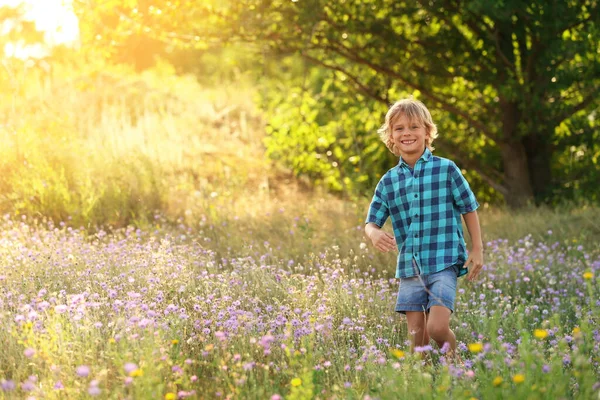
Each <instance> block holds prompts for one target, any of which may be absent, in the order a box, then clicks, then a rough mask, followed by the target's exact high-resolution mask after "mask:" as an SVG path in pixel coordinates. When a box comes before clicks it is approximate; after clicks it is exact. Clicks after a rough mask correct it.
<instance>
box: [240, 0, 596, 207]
mask: <svg viewBox="0 0 600 400" xmlns="http://www.w3.org/2000/svg"><path fill="white" fill-rule="evenodd" d="M242 3H247V4H244V5H240V10H246V11H244V12H243V15H244V16H245V18H247V20H248V21H251V23H249V24H248V25H250V26H252V25H255V26H256V25H257V24H258V27H259V29H257V30H256V31H255V32H258V37H259V38H260V40H264V41H266V42H267V43H269V44H270V45H271V46H272V48H273V49H277V50H278V51H286V52H290V51H296V52H299V53H301V54H302V55H303V56H304V57H305V58H306V59H309V60H311V61H312V62H313V63H315V64H317V65H320V66H322V67H324V68H328V69H331V70H335V71H338V72H340V73H341V74H342V76H344V77H346V78H347V80H346V81H347V84H348V85H349V86H352V87H354V88H355V89H356V91H357V92H361V93H363V94H365V95H367V96H369V97H370V98H371V99H374V100H376V101H377V102H380V103H384V104H389V103H391V102H392V101H393V100H395V98H393V94H395V93H400V92H403V91H406V89H407V88H410V89H412V91H413V92H416V93H418V94H419V95H420V97H422V98H423V100H424V101H425V102H426V103H427V104H428V105H429V106H430V108H432V109H433V110H435V111H436V115H437V116H439V121H440V124H441V126H442V128H443V130H442V133H441V138H440V140H439V141H438V147H439V148H440V149H441V150H444V152H446V153H449V154H452V155H453V156H454V157H455V158H457V159H458V161H459V162H461V163H462V165H464V166H465V167H468V168H470V169H473V170H476V171H477V172H478V173H479V175H480V176H481V177H482V178H483V179H484V180H485V181H487V182H488V183H489V184H490V185H491V186H492V187H493V188H495V189H496V190H497V191H498V192H499V193H501V194H502V195H504V197H505V198H506V200H507V202H508V203H509V204H511V205H514V206H519V205H522V204H524V203H527V202H529V201H532V200H534V199H535V200H537V201H544V200H546V199H548V198H549V197H550V196H552V192H551V190H552V189H553V188H554V187H555V184H556V182H555V181H554V176H553V165H552V162H553V161H557V159H556V157H555V155H556V154H557V153H560V152H562V151H563V150H564V148H565V147H566V146H569V148H570V147H571V146H575V147H576V148H579V147H578V146H581V145H585V144H586V142H590V141H591V142H593V140H595V139H597V138H598V135H597V132H595V129H596V125H595V122H594V117H595V115H596V111H597V109H598V107H599V106H600V96H599V92H600V45H599V43H600V25H599V24H598V23H599V22H600V10H598V8H599V4H598V1H537V2H524V1H510V0H505V1H488V0H473V1H451V0H447V1H440V0H437V1H435V0H434V1H418V2H415V1H406V2H403V1H396V0H390V1H383V0H371V1H369V0H363V1H349V0H347V1H339V2H328V1H321V0H308V1H305V0H299V1H291V2H290V1H262V0H255V1H246V2H242ZM439 111H443V113H439ZM575 126H577V128H575ZM589 144H590V145H592V146H593V143H589ZM581 151H583V152H584V153H585V147H584V149H583V150H581ZM494 154H496V155H497V156H494Z"/></svg>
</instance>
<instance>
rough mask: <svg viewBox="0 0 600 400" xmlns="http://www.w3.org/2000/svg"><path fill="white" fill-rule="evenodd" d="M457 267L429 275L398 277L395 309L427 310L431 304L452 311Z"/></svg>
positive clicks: (404, 311)
mask: <svg viewBox="0 0 600 400" xmlns="http://www.w3.org/2000/svg"><path fill="white" fill-rule="evenodd" d="M457 276H458V268H457V267H456V266H451V267H448V268H446V269H444V270H442V271H440V272H435V273H433V274H431V275H418V276H412V277H410V278H401V279H400V288H399V289H398V299H397V300H396V311H397V312H399V313H402V314H406V312H407V311H421V312H429V309H430V308H431V307H432V306H444V307H446V308H448V309H450V311H451V312H454V300H455V299H456V281H457Z"/></svg>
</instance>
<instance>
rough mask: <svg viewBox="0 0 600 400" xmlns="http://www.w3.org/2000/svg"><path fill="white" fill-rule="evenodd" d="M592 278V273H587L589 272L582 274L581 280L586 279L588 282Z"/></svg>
mask: <svg viewBox="0 0 600 400" xmlns="http://www.w3.org/2000/svg"><path fill="white" fill-rule="evenodd" d="M593 277H594V273H593V272H589V271H588V272H584V273H583V279H586V280H588V281H589V280H590V279H592V278H593Z"/></svg>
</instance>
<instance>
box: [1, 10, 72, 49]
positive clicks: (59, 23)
mask: <svg viewBox="0 0 600 400" xmlns="http://www.w3.org/2000/svg"><path fill="white" fill-rule="evenodd" d="M19 4H24V6H25V10H26V13H25V18H26V19H28V20H31V21H34V22H35V25H36V27H37V29H38V30H40V31H43V32H44V40H45V42H46V46H40V45H37V46H27V47H24V46H22V45H20V44H15V43H9V44H7V45H6V48H5V51H6V53H7V54H12V55H14V56H16V57H19V58H27V57H32V56H33V57H39V56H43V55H44V53H46V49H44V47H51V46H55V45H58V44H75V43H76V42H77V40H78V38H79V21H78V20H77V16H76V15H75V13H74V12H73V8H72V5H71V4H72V0H0V7H1V6H10V7H16V6H18V5H19Z"/></svg>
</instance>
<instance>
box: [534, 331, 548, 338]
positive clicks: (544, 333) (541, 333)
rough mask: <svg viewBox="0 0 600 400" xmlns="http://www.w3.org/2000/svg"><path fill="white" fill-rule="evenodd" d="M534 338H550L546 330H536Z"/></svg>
mask: <svg viewBox="0 0 600 400" xmlns="http://www.w3.org/2000/svg"><path fill="white" fill-rule="evenodd" d="M533 336H535V337H536V338H538V339H546V338H547V337H548V331H547V330H545V329H536V330H534V331H533Z"/></svg>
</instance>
